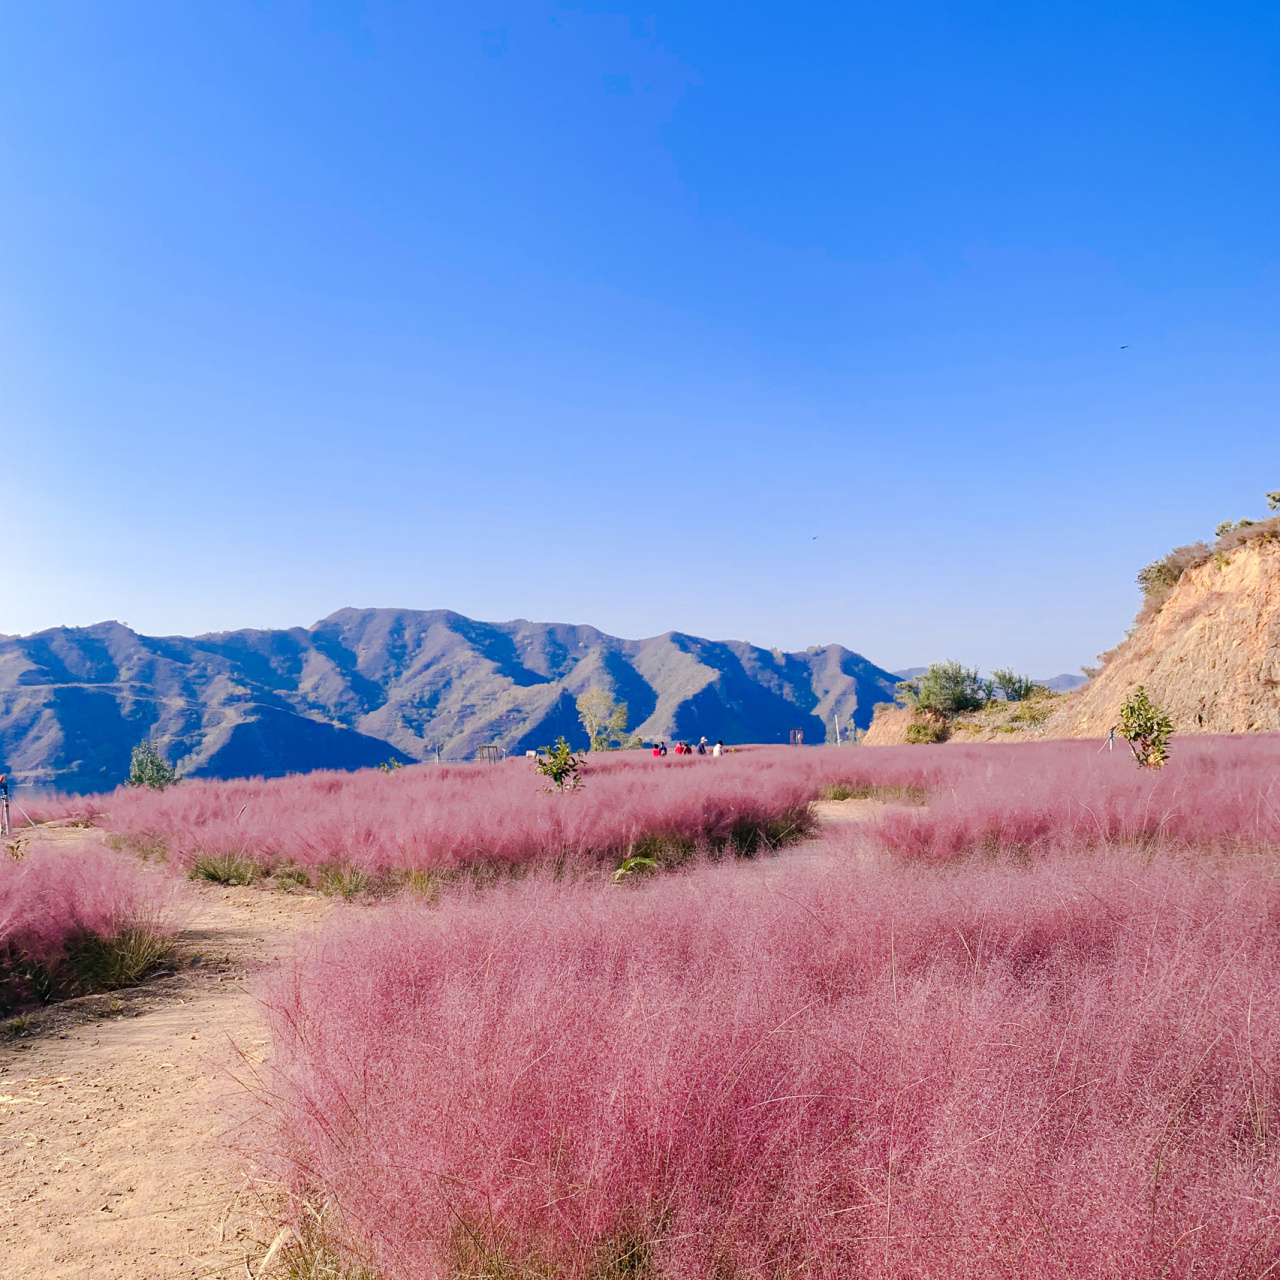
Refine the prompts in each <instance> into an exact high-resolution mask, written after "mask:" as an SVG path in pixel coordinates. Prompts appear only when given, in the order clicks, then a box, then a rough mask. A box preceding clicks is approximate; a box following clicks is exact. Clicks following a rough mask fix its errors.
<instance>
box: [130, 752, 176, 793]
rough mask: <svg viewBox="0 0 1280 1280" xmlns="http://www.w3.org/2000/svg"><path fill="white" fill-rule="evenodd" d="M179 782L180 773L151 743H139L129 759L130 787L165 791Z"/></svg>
mask: <svg viewBox="0 0 1280 1280" xmlns="http://www.w3.org/2000/svg"><path fill="white" fill-rule="evenodd" d="M177 781H178V771H177V770H176V769H175V768H174V767H173V766H172V765H171V764H169V763H168V761H167V760H165V758H164V756H162V755H161V754H160V752H159V751H157V750H156V749H155V747H153V746H152V745H151V743H150V742H149V741H145V740H144V741H142V742H140V743H138V745H137V746H136V747H134V749H133V755H132V756H131V757H130V759H129V785H130V786H131V787H150V788H151V790H152V791H163V790H164V789H165V787H171V786H172V785H173V784H174V783H175V782H177Z"/></svg>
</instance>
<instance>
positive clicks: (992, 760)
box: [873, 735, 1280, 862]
mask: <svg viewBox="0 0 1280 1280" xmlns="http://www.w3.org/2000/svg"><path fill="white" fill-rule="evenodd" d="M1121 747H1122V750H1120V751H1116V752H1110V751H1103V752H1099V750H1098V747H1097V744H1096V743H1085V742H1071V741H1065V742H1047V743H1027V744H1021V745H1019V746H1016V747H1012V748H1010V747H1003V746H997V747H986V748H977V747H968V748H950V747H942V748H922V750H929V751H932V752H933V753H934V754H945V753H946V752H948V751H951V750H956V751H958V752H963V753H964V754H963V755H962V756H961V757H960V758H959V759H956V760H954V761H948V762H947V763H948V765H949V766H950V767H949V768H948V770H947V774H948V776H947V777H946V779H945V781H943V783H942V785H941V786H939V787H937V790H936V793H935V794H934V796H933V797H931V800H930V803H929V806H928V808H927V809H924V810H915V811H910V812H907V811H897V812H890V813H887V814H885V815H883V816H882V817H881V818H880V819H879V820H878V821H877V822H876V823H875V824H874V827H873V831H874V834H875V836H876V837H877V838H878V840H879V841H880V843H881V844H882V845H883V846H885V847H886V848H888V849H889V850H891V851H892V852H893V853H895V854H896V855H898V856H899V857H902V858H904V859H907V860H910V861H923V862H946V861H949V860H950V859H952V858H956V857H960V856H964V855H967V854H971V853H985V854H988V855H992V856H1010V855H1012V856H1015V857H1027V856H1034V855H1041V854H1043V853H1045V852H1046V851H1048V850H1051V849H1062V848H1072V849H1079V848H1081V847H1097V846H1101V845H1128V846H1142V847H1146V848H1155V847H1160V848H1165V849H1196V850H1200V851H1204V852H1219V853H1221V852H1242V851H1249V850H1257V849H1266V848H1276V847H1278V846H1280V737H1277V736H1275V735H1267V736H1243V735H1242V736H1237V737H1218V738H1200V739H1194V740H1186V741H1182V742H1180V743H1178V744H1177V751H1176V754H1175V755H1174V758H1173V759H1172V761H1171V762H1170V763H1169V764H1168V765H1166V766H1165V767H1164V768H1163V769H1160V770H1142V769H1138V768H1136V767H1135V766H1134V764H1133V762H1132V760H1131V759H1130V757H1129V754H1128V752H1127V751H1123V744H1121Z"/></svg>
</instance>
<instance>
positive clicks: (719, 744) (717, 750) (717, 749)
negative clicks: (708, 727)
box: [711, 740, 724, 756]
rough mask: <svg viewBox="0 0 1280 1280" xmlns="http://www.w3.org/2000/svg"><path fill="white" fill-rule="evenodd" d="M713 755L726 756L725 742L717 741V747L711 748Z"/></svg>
mask: <svg viewBox="0 0 1280 1280" xmlns="http://www.w3.org/2000/svg"><path fill="white" fill-rule="evenodd" d="M711 754H712V755H713V756H722V755H724V742H723V741H720V740H717V742H716V745H715V746H714V747H712V748H711Z"/></svg>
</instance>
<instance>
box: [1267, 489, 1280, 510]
mask: <svg viewBox="0 0 1280 1280" xmlns="http://www.w3.org/2000/svg"><path fill="white" fill-rule="evenodd" d="M1267 507H1268V509H1269V510H1271V511H1280V489H1273V490H1272V491H1271V492H1270V493H1269V494H1267Z"/></svg>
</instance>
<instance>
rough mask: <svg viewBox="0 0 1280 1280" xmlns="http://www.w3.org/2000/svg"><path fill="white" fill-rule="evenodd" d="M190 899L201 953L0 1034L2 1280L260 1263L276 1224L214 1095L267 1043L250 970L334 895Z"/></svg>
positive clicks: (204, 1273)
mask: <svg viewBox="0 0 1280 1280" xmlns="http://www.w3.org/2000/svg"><path fill="white" fill-rule="evenodd" d="M83 836H84V833H78V837H79V838H83ZM122 856H123V855H122ZM192 898H193V903H194V911H193V913H192V917H191V920H190V923H189V925H188V927H187V928H186V929H185V930H184V932H183V933H182V935H181V936H180V941H181V943H182V946H183V947H184V949H185V950H186V952H187V954H188V957H192V956H195V955H199V956H200V957H201V959H200V962H199V963H198V964H197V965H193V966H191V967H187V968H184V970H183V972H182V973H181V974H179V975H177V976H175V977H172V978H167V979H164V980H162V981H159V982H156V983H152V984H149V985H148V986H146V987H142V988H138V989H135V990H133V991H130V992H120V993H117V994H116V995H115V996H93V997H87V998H86V999H83V1000H73V1001H68V1002H67V1003H66V1004H65V1005H60V1006H57V1007H56V1008H55V1009H52V1010H50V1011H49V1012H48V1013H45V1014H42V1015H41V1016H40V1018H39V1019H38V1022H37V1025H36V1026H34V1027H33V1028H32V1029H31V1031H30V1032H29V1033H28V1034H26V1035H24V1036H21V1037H16V1038H8V1039H5V1040H3V1041H0V1277H4V1278H5V1280H9V1277H12V1278H13V1280H18V1278H19V1277H22V1278H23V1280H29V1278H31V1277H41V1280H72V1278H73V1277H74V1278H75V1280H116V1278H120V1280H123V1278H124V1277H129V1280H153V1278H154V1280H168V1278H169V1277H174V1278H175V1280H176V1278H178V1277H181V1278H183V1280H186V1278H187V1277H192V1278H197V1277H198V1278H201V1280H223V1278H224V1277H225V1278H227V1280H229V1278H230V1277H232V1276H235V1277H237V1278H238V1280H244V1277H245V1274H246V1259H248V1260H249V1264H250V1266H251V1267H252V1269H253V1272H254V1273H256V1263H257V1261H258V1260H259V1259H260V1258H261V1257H262V1256H263V1255H264V1254H265V1252H266V1249H267V1245H268V1244H269V1242H270V1240H271V1238H272V1236H273V1235H274V1233H275V1229H276V1224H274V1223H273V1222H272V1221H271V1220H270V1219H269V1218H268V1217H266V1216H264V1213H263V1211H262V1210H261V1208H260V1207H259V1206H260V1205H261V1203H262V1196H261V1192H262V1188H261V1187H260V1186H258V1185H256V1184H254V1183H252V1182H251V1181H249V1180H248V1179H247V1178H246V1176H245V1174H244V1171H243V1169H242V1168H241V1162H240V1160H239V1158H238V1157H237V1155H236V1154H235V1141H234V1137H235V1135H234V1134H233V1133H231V1132H230V1126H231V1125H232V1123H233V1121H232V1119H231V1113H230V1111H229V1110H228V1109H227V1108H226V1107H224V1105H223V1103H224V1101H225V1100H226V1099H227V1098H228V1096H229V1095H231V1094H232V1093H234V1092H238V1091H239V1090H240V1086H239V1085H238V1084H237V1078H241V1079H243V1078H245V1076H246V1075H247V1074H248V1073H249V1072H251V1070H252V1063H253V1062H254V1061H260V1060H261V1058H262V1057H263V1056H265V1050H266V1046H267V1035H266V1030H265V1027H264V1026H263V1022H262V1018H261V1016H260V1012H259V1009H258V1007H257V1004H256V1003H255V1000H254V998H253V996H252V995H251V994H250V993H249V990H248V989H247V987H246V980H247V979H249V978H251V977H252V976H253V975H255V974H257V973H260V972H261V971H262V970H263V969H264V968H266V967H268V966H270V965H272V964H274V963H276V962H278V961H279V959H280V958H281V957H282V956H284V955H286V954H287V953H288V952H290V951H291V950H292V948H293V947H294V946H295V945H296V943H297V941H298V938H299V935H300V934H301V933H303V932H305V931H308V930H310V929H311V928H312V927H313V926H314V925H315V924H316V923H317V922H318V921H319V920H320V919H321V918H322V917H323V916H324V915H325V914H326V913H327V912H328V911H329V909H330V906H331V904H330V903H329V902H328V901H327V900H325V899H322V898H316V897H311V896H303V895H298V896H293V895H286V894H280V893H274V892H271V891H269V890H262V889H247V888H244V889H233V888H222V887H219V886H216V885H201V886H193V888H192Z"/></svg>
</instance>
